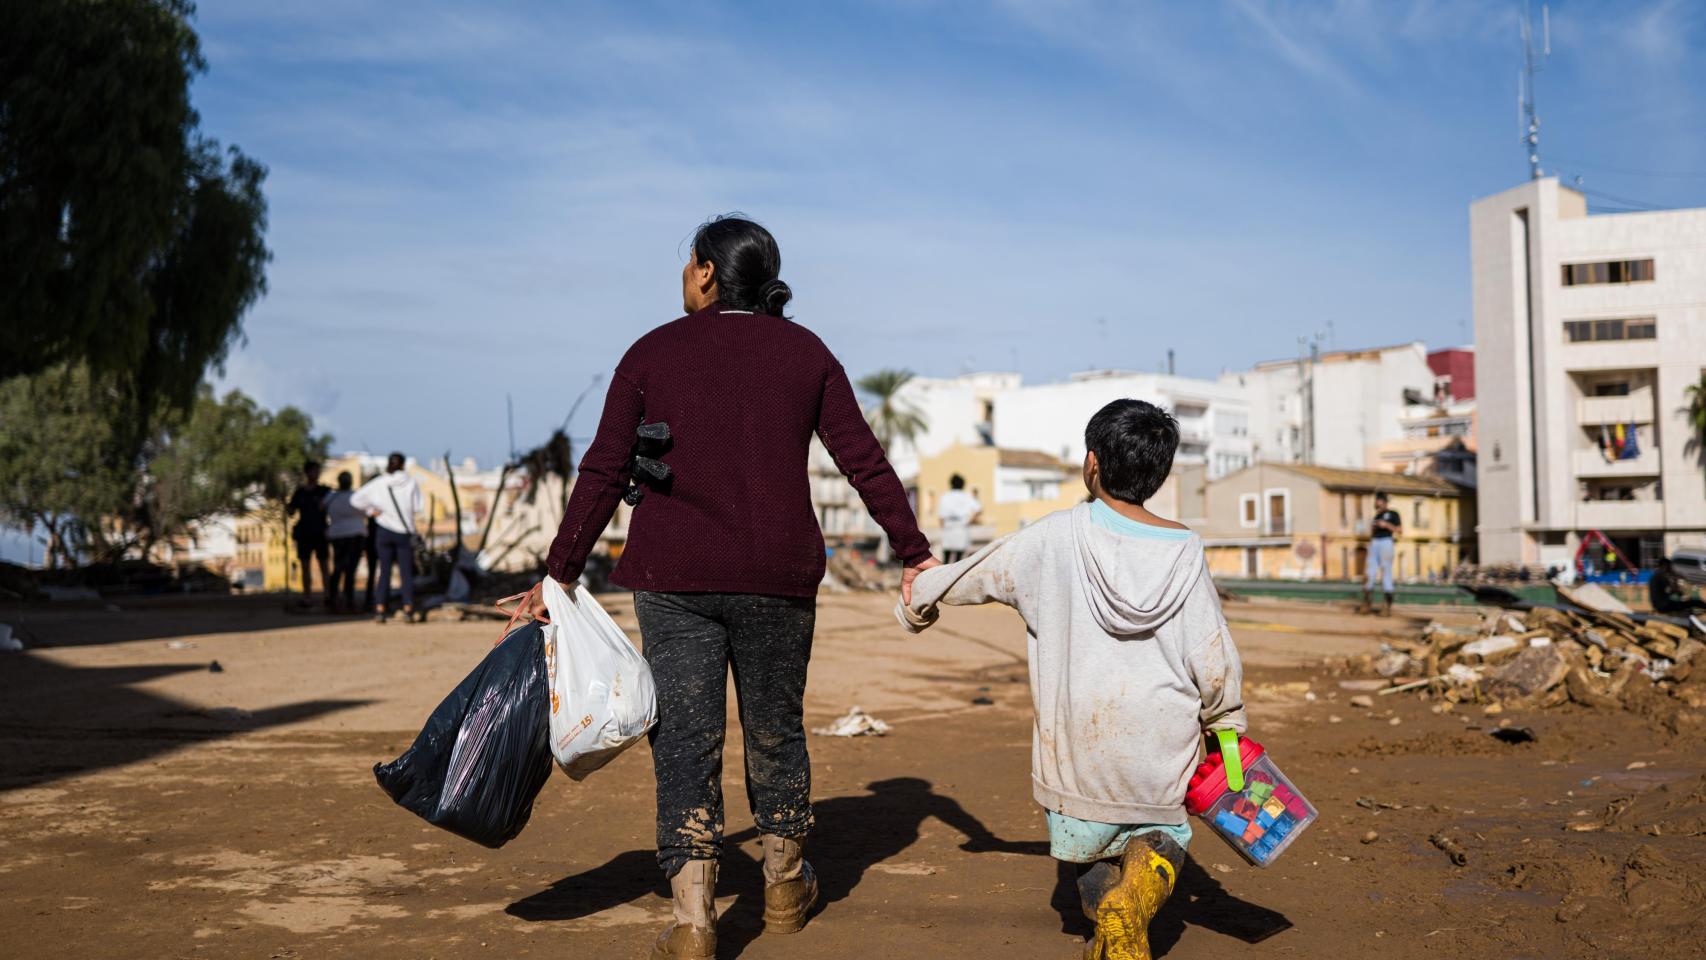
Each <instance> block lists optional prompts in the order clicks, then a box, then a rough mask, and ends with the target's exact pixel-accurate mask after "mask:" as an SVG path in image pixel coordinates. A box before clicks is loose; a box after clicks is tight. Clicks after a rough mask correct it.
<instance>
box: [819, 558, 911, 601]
mask: <svg viewBox="0 0 1706 960" xmlns="http://www.w3.org/2000/svg"><path fill="white" fill-rule="evenodd" d="M826 566H827V568H828V569H827V574H828V577H829V579H831V580H832V581H834V582H835V583H836V584H838V585H839V586H841V587H842V588H844V589H848V590H874V591H883V592H887V591H892V590H899V589H900V570H899V569H897V568H893V567H883V566H878V565H877V564H876V563H875V562H873V561H872V560H870V559H869V558H867V557H865V556H862V555H861V554H860V553H859V552H858V551H855V550H847V549H840V550H836V551H835V552H834V553H832V554H830V555H829V560H828V563H827V565H826Z"/></svg>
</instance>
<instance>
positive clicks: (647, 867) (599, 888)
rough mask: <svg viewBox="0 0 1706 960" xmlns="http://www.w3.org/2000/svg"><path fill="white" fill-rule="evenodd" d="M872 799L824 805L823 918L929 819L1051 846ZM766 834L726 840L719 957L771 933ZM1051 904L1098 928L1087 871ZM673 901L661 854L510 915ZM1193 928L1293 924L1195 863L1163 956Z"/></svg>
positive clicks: (556, 887) (1085, 930) (1257, 934)
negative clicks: (759, 841)
mask: <svg viewBox="0 0 1706 960" xmlns="http://www.w3.org/2000/svg"><path fill="white" fill-rule="evenodd" d="M866 789H867V791H869V792H867V793H865V794H861V795H854V796H843V797H830V798H829V799H826V800H822V801H820V802H818V803H817V804H815V805H814V810H815V812H816V817H817V826H816V827H815V828H814V829H813V832H812V838H811V840H810V841H809V842H808V845H807V851H806V858H807V860H809V861H810V862H811V864H812V867H813V868H814V869H815V870H816V871H817V876H818V905H817V907H816V908H815V910H814V911H813V912H814V913H815V912H817V911H821V910H822V909H824V908H825V907H827V906H828V905H830V904H833V903H837V902H840V901H841V900H845V899H847V897H848V896H849V895H850V894H852V892H853V890H854V888H856V887H857V886H858V885H859V883H860V881H862V880H863V879H864V877H865V873H866V871H868V870H870V869H871V867H873V866H874V865H876V864H879V863H883V862H884V861H887V860H890V859H893V858H895V857H898V856H899V855H900V854H902V853H904V852H905V851H906V850H907V849H908V848H909V847H911V846H912V845H913V844H915V843H917V842H918V839H919V833H920V830H921V828H922V827H923V825H924V821H926V820H928V819H931V818H935V819H936V820H939V821H941V822H942V823H944V824H946V825H947V826H948V827H950V828H952V829H954V830H957V831H959V832H960V833H961V834H963V835H964V836H965V840H964V841H963V842H962V843H961V844H960V849H961V850H964V851H966V852H968V853H1019V854H1026V855H1030V856H1047V855H1048V852H1049V845H1048V842H1047V841H1044V840H1018V841H1014V840H1003V839H1001V838H1000V837H997V836H995V835H994V834H993V833H991V832H990V830H989V828H988V827H986V826H985V825H984V824H983V822H982V821H981V820H979V819H977V818H976V817H974V816H972V815H971V813H969V812H967V810H966V809H965V808H964V807H962V806H960V804H959V802H958V801H957V800H955V799H953V798H952V797H945V796H942V795H941V794H938V793H936V792H935V790H934V789H933V788H932V785H931V783H930V782H929V781H928V780H923V779H920V778H917V777H897V778H894V779H889V780H878V781H876V782H874V783H872V784H870V785H869V786H867V787H866ZM757 836H758V831H757V829H756V828H748V829H746V830H743V831H741V832H739V833H736V834H733V835H731V836H729V837H727V838H726V840H725V843H724V848H723V859H722V863H721V866H720V868H719V876H718V879H717V887H718V890H719V891H720V892H721V893H722V894H723V895H724V896H728V895H730V894H733V895H734V896H735V903H734V905H733V906H732V907H731V908H730V909H729V910H727V911H726V912H724V914H723V915H722V917H720V918H719V920H718V923H717V939H718V941H719V946H720V949H719V953H720V954H721V955H723V956H726V957H736V956H739V955H740V953H741V951H742V950H743V949H745V947H746V945H747V944H749V943H751V942H752V941H753V939H754V938H756V937H757V936H758V934H759V933H760V932H761V931H762V929H763V926H764V924H763V916H764V872H763V864H762V862H761V861H760V860H759V859H758V858H757V857H754V856H752V855H750V854H748V853H746V852H745V851H743V850H742V849H741V848H740V845H741V844H743V843H745V842H747V841H749V840H752V839H754V838H755V837H757ZM1057 866H1058V869H1057V874H1056V879H1057V882H1056V886H1055V891H1054V896H1053V898H1052V900H1051V905H1052V906H1054V907H1055V908H1056V910H1058V911H1059V913H1060V917H1061V929H1062V930H1063V931H1064V932H1066V933H1071V934H1077V935H1079V936H1083V937H1086V938H1088V937H1089V935H1090V933H1091V931H1092V929H1093V927H1092V925H1091V923H1090V922H1089V921H1088V920H1087V919H1085V917H1084V913H1083V911H1082V910H1081V909H1080V907H1079V904H1078V887H1077V882H1076V881H1077V875H1078V874H1077V869H1076V868H1075V867H1074V866H1073V865H1072V864H1068V863H1060V864H1058V865H1057ZM653 895H655V896H658V897H662V898H668V897H669V895H670V894H669V884H668V883H667V882H666V881H665V880H664V879H663V875H662V874H661V873H660V872H659V871H658V868H657V860H656V855H655V854H654V853H653V851H651V850H629V851H626V852H624V853H620V854H618V855H616V856H615V857H612V858H611V859H610V860H608V861H606V862H605V863H603V864H600V865H599V866H597V867H594V868H592V869H591V870H588V871H585V872H583V873H578V874H574V875H572V876H568V877H564V878H563V879H561V880H558V881H557V882H555V883H553V884H551V886H550V887H549V888H547V889H545V890H541V891H539V892H538V893H534V894H531V895H529V896H527V897H523V898H522V899H520V900H517V901H516V902H514V903H512V904H510V905H509V907H508V908H507V909H506V911H505V912H507V913H508V914H510V915H511V916H514V917H518V918H520V919H522V920H529V921H549V920H573V919H576V918H579V917H587V916H592V915H593V914H596V913H600V912H603V911H605V910H609V909H611V908H613V907H617V906H620V905H622V904H626V903H632V902H633V901H636V900H639V899H641V898H643V897H647V896H653ZM1186 924H1194V925H1196V926H1202V927H1207V928H1208V929H1210V930H1214V931H1216V932H1218V933H1224V934H1226V935H1228V936H1233V937H1237V938H1238V939H1241V940H1244V941H1245V942H1247V943H1257V942H1259V941H1261V940H1265V939H1267V938H1268V937H1270V936H1272V935H1274V934H1275V933H1278V932H1280V931H1281V930H1285V929H1287V928H1289V927H1290V926H1291V923H1290V921H1288V920H1286V918H1285V917H1284V916H1282V915H1281V914H1279V913H1276V912H1275V911H1272V910H1268V909H1267V908H1265V907H1259V906H1256V905H1254V904H1250V903H1247V902H1245V901H1242V900H1239V899H1237V898H1236V897H1233V896H1232V895H1231V894H1229V893H1227V892H1226V890H1225V889H1224V888H1223V887H1221V885H1220V884H1219V883H1218V882H1216V881H1215V880H1214V879H1213V878H1212V877H1210V876H1209V875H1208V874H1207V873H1205V872H1204V871H1203V869H1202V868H1201V867H1200V866H1198V865H1197V864H1196V862H1195V861H1193V860H1190V859H1189V858H1187V859H1186V861H1185V867H1184V870H1182V871H1181V873H1180V877H1179V883H1178V888H1177V889H1176V890H1175V892H1174V894H1173V896H1172V897H1171V898H1170V899H1169V900H1168V901H1167V905H1166V906H1164V907H1162V909H1161V913H1160V915H1159V916H1157V917H1156V918H1155V922H1154V923H1153V924H1152V925H1151V927H1150V943H1151V946H1152V948H1153V949H1154V951H1155V954H1156V956H1161V955H1163V954H1165V953H1166V952H1167V951H1168V950H1170V949H1171V948H1172V947H1173V945H1174V944H1176V943H1177V942H1178V940H1179V937H1180V935H1181V934H1183V932H1184V928H1185V925H1186Z"/></svg>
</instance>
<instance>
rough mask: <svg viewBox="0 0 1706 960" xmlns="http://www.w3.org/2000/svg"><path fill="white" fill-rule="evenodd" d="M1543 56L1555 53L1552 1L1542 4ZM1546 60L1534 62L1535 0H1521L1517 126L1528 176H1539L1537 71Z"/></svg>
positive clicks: (1541, 35)
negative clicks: (1520, 69) (1536, 102)
mask: <svg viewBox="0 0 1706 960" xmlns="http://www.w3.org/2000/svg"><path fill="white" fill-rule="evenodd" d="M1540 50H1541V52H1540V57H1541V58H1542V59H1544V58H1546V57H1550V56H1552V10H1551V7H1550V5H1549V4H1544V3H1543V4H1541V5H1540ZM1543 67H1544V64H1536V63H1535V55H1534V3H1533V0H1523V2H1522V73H1521V74H1520V75H1519V76H1518V77H1517V126H1518V128H1519V129H1520V130H1521V131H1522V147H1523V152H1524V153H1525V154H1527V155H1528V176H1529V179H1531V180H1539V179H1540V177H1541V175H1542V174H1541V170H1540V114H1538V113H1536V112H1535V109H1534V75H1535V74H1536V73H1538V72H1540V70H1541V69H1543Z"/></svg>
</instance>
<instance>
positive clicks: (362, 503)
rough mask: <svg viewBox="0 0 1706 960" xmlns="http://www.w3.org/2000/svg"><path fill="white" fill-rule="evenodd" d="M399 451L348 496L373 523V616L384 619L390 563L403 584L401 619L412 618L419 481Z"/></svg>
mask: <svg viewBox="0 0 1706 960" xmlns="http://www.w3.org/2000/svg"><path fill="white" fill-rule="evenodd" d="M406 464H407V461H406V459H405V458H404V457H403V455H402V454H400V453H393V454H391V456H389V457H387V458H386V460H385V472H384V473H383V474H380V475H379V476H377V477H374V478H373V479H372V480H369V481H367V482H366V483H365V484H363V485H362V487H361V489H360V490H357V491H356V492H355V494H354V495H353V496H351V497H350V502H351V503H352V504H354V505H355V507H356V509H358V510H362V511H365V512H366V513H367V515H368V516H370V517H372V518H373V519H374V521H375V523H376V526H377V537H376V538H375V539H376V541H377V544H378V547H379V588H378V590H377V591H376V592H377V597H376V599H377V600H378V605H377V608H376V610H375V613H374V618H375V619H377V620H378V621H379V622H380V623H384V622H385V621H386V620H387V619H389V618H390V616H391V611H392V607H391V565H392V564H393V563H395V564H396V565H397V579H398V580H400V581H401V582H402V585H403V622H404V623H413V622H414V619H415V517H416V516H417V515H418V514H419V513H420V512H421V509H422V506H423V504H422V499H421V485H420V484H419V483H417V482H415V478H414V477H411V476H409V472H408V471H407V470H405V469H404V467H405V466H406Z"/></svg>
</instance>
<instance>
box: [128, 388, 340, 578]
mask: <svg viewBox="0 0 1706 960" xmlns="http://www.w3.org/2000/svg"><path fill="white" fill-rule="evenodd" d="M313 430H314V423H313V421H312V420H311V419H310V418H309V417H308V416H307V415H306V414H304V413H302V411H300V410H297V409H296V408H295V407H285V408H284V409H283V410H280V411H279V412H278V413H276V414H273V413H269V412H268V411H266V410H265V409H262V408H261V406H260V405H259V404H257V403H256V402H255V401H254V400H252V399H250V398H249V397H247V396H245V395H244V394H243V393H241V392H240V391H236V390H233V391H231V392H230V393H227V394H226V395H225V397H224V399H223V400H217V399H215V398H214V395H213V390H212V389H211V388H209V387H206V386H203V387H202V388H201V389H200V390H199V391H198V392H197V395H196V399H195V403H194V404H193V405H192V406H191V408H190V411H189V413H188V414H187V415H178V416H174V417H172V418H171V420H170V421H169V422H168V423H167V424H166V425H165V427H164V429H162V430H161V431H160V434H159V435H158V436H157V437H155V438H153V439H152V440H151V441H150V443H149V449H148V451H147V453H146V454H145V462H144V464H143V467H142V476H143V482H142V486H141V489H140V490H139V491H138V492H137V495H136V496H135V497H134V500H133V502H134V504H135V509H134V510H133V512H132V517H133V518H134V522H133V524H132V527H133V529H134V532H135V536H134V545H135V546H139V547H141V548H142V549H143V550H144V551H146V550H147V548H148V547H149V546H152V545H153V543H155V542H157V541H158V540H161V539H164V538H166V537H170V536H174V535H178V534H183V533H186V532H188V531H190V530H191V529H192V528H193V525H194V524H195V523H196V522H198V521H201V520H205V519H207V518H209V517H213V516H217V515H219V514H231V513H241V512H243V510H244V509H246V508H247V507H249V506H250V505H251V504H252V503H253V502H254V501H255V500H257V499H259V500H263V501H265V502H269V503H275V504H276V503H280V502H282V501H283V500H284V499H285V498H286V497H288V496H289V494H290V491H291V489H292V487H293V486H294V484H295V478H296V477H297V475H298V472H299V471H300V469H301V467H302V462H303V461H304V460H308V459H315V460H318V459H322V458H324V457H325V455H326V448H327V447H328V445H329V444H330V438H329V437H326V436H323V435H321V436H316V435H315V434H314V432H313Z"/></svg>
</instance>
